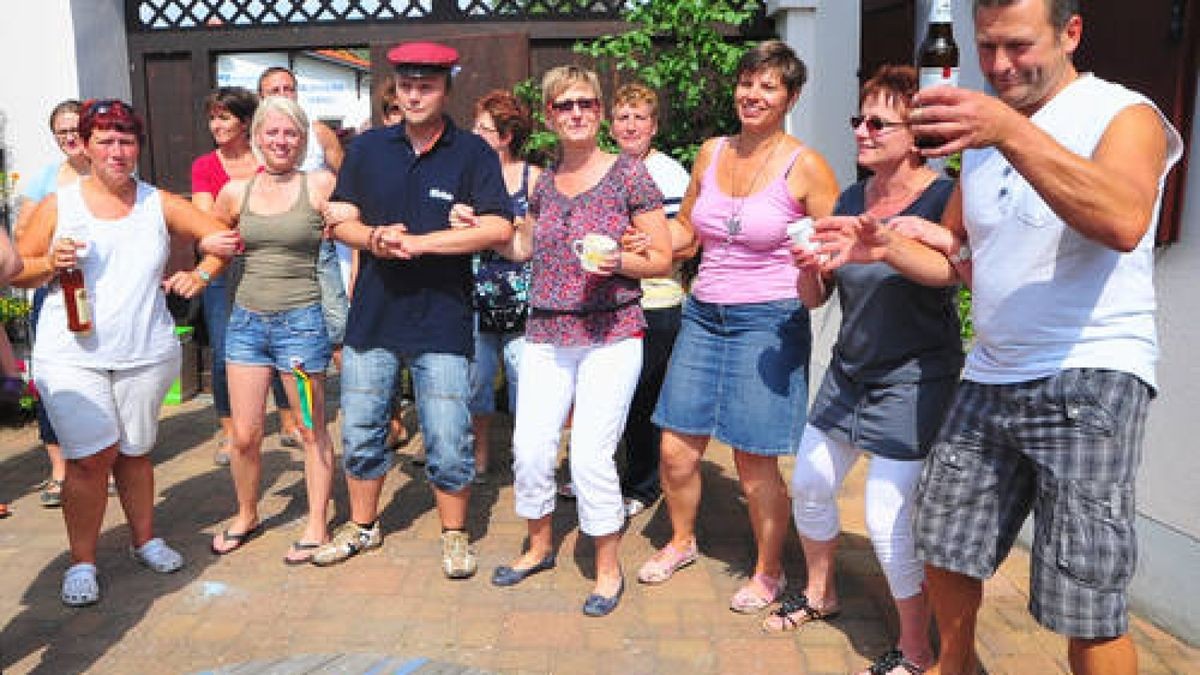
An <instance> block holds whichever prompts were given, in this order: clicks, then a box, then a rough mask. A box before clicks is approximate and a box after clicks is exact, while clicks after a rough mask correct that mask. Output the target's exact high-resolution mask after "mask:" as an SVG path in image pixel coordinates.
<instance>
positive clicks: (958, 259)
mask: <svg viewBox="0 0 1200 675" xmlns="http://www.w3.org/2000/svg"><path fill="white" fill-rule="evenodd" d="M946 257H947V258H949V259H950V262H951V263H952V264H954V265H961V264H963V263H965V262H967V261H968V260H970V259H971V245H970V244H968V243H967V242H965V241H964V242H963V243H962V246H959V247H958V250H957V251H955V252H954V253H952V254H950V255H948V256H946Z"/></svg>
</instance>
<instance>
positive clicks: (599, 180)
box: [492, 66, 671, 616]
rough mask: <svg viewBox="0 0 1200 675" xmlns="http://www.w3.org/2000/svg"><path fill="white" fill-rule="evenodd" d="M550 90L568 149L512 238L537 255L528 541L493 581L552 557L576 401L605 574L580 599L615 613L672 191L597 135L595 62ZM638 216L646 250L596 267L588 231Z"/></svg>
mask: <svg viewBox="0 0 1200 675" xmlns="http://www.w3.org/2000/svg"><path fill="white" fill-rule="evenodd" d="M542 96H543V100H544V101H546V118H547V120H548V124H549V126H550V128H551V129H552V130H553V131H554V132H555V133H556V134H557V136H558V140H559V144H560V147H561V150H562V154H561V159H560V161H559V162H558V164H557V166H555V167H554V168H553V169H548V170H547V171H546V172H545V173H543V174H542V176H541V178H540V179H539V180H538V181H537V183H536V185H535V186H534V189H533V193H532V194H531V195H530V203H529V218H528V219H527V220H526V224H525V225H524V226H523V227H522V228H521V229H520V230H519V231H518V235H517V236H515V237H513V240H512V243H510V244H509V249H508V250H507V251H505V254H506V255H507V256H508V257H510V258H512V259H515V260H527V259H532V261H533V278H532V282H531V287H530V300H529V301H530V307H531V311H530V315H529V319H528V321H527V323H526V336H525V339H526V344H525V351H524V353H523V354H522V356H521V380H522V381H525V382H537V383H538V386H536V387H521V388H520V390H519V391H518V393H517V420H516V429H515V430H514V432H513V454H514V456H515V462H514V472H515V474H516V476H515V481H514V488H515V493H516V510H517V514H518V515H520V516H522V517H523V518H526V519H527V520H528V522H529V548H528V550H526V551H525V552H524V553H522V554H521V555H520V556H519V557H518V558H517V559H516V560H514V561H513V562H512V563H511V564H510V565H504V566H501V567H498V568H496V570H495V573H494V574H493V575H492V583H493V584H495V585H497V586H512V585H514V584H517V583H519V582H521V581H522V580H524V579H525V578H526V577H528V576H529V575H531V574H534V573H536V572H540V571H542V570H547V569H550V568H552V567H554V563H555V550H554V540H553V533H552V527H551V516H552V513H553V511H554V506H555V486H554V467H555V459H556V456H557V454H558V439H559V432H560V430H561V428H562V424H563V422H564V421H565V420H566V417H567V413H568V411H569V410H570V409H571V406H572V404H574V406H575V414H574V422H573V429H572V433H571V449H570V462H571V476H572V478H573V480H574V482H575V488H576V492H577V495H578V508H579V528H580V530H581V531H582V532H583V533H584V534H587V535H589V536H591V537H593V538H594V539H595V544H596V585H595V587H594V588H593V591H592V594H591V595H589V596H588V598H587V600H586V601H585V602H584V605H583V612H584V614H586V615H588V616H604V615H606V614H608V613H610V612H612V611H613V609H615V608H616V606H617V603H618V602H620V599H621V594H622V592H623V591H624V588H625V584H624V579H623V577H622V574H621V567H620V562H619V560H618V550H619V545H620V536H621V527H622V526H623V525H624V523H625V512H624V508H623V504H622V500H621V486H620V481H619V479H618V476H617V467H616V462H615V461H614V454H615V452H616V447H617V441H618V440H619V439H620V437H621V430H622V428H623V426H624V423H625V415H626V413H627V411H628V409H629V401H630V399H631V398H632V397H633V391H634V387H635V386H636V385H637V379H638V372H639V370H640V368H641V360H642V345H641V338H642V333H643V331H644V330H645V320H644V319H643V317H642V310H641V307H640V306H639V304H638V300H639V298H640V297H641V290H640V289H639V287H638V280H639V279H641V278H644V277H655V276H662V275H664V274H667V273H668V272H669V271H670V264H671V246H670V241H669V239H670V235H669V233H668V229H667V221H666V216H665V215H664V214H663V209H662V194H661V193H660V192H659V190H658V188H657V187H656V186H655V184H654V180H653V179H652V178H651V177H650V174H649V173H648V172H647V171H646V168H645V166H643V165H642V163H641V162H640V161H639V160H638V159H637V158H635V157H630V156H627V155H621V156H617V155H612V154H609V153H606V152H604V151H603V150H601V149H600V148H599V146H598V145H597V136H598V134H599V132H600V121H601V119H602V117H603V110H604V106H603V103H602V101H601V90H600V83H599V81H598V80H597V78H596V75H595V73H593V72H591V71H588V70H584V69H582V68H579V67H576V66H561V67H558V68H554V69H552V70H550V71H549V72H547V73H546V76H545V77H544V78H543V80H542ZM631 230H632V231H637V232H640V233H642V234H644V235H646V239H647V240H648V242H649V243H648V245H647V246H646V247H645V248H644V249H643V250H641V251H639V252H630V251H624V252H615V253H611V254H609V255H607V256H606V257H605V258H604V259H603V261H602V262H601V263H600V265H599V269H598V271H596V272H586V271H584V269H583V268H582V267H581V265H580V260H579V259H578V258H577V257H576V254H575V252H574V250H573V247H574V246H575V242H577V241H578V240H580V239H582V238H583V237H584V236H585V235H588V234H604V235H606V236H608V237H610V238H612V239H613V240H616V241H619V240H620V238H621V236H622V235H623V234H625V233H626V232H627V231H631Z"/></svg>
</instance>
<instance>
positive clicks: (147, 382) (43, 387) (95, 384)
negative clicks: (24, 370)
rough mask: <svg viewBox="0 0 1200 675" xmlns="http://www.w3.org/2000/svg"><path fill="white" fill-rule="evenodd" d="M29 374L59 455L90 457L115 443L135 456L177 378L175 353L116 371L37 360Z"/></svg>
mask: <svg viewBox="0 0 1200 675" xmlns="http://www.w3.org/2000/svg"><path fill="white" fill-rule="evenodd" d="M33 376H34V377H33V379H34V383H35V384H36V385H37V389H38V396H40V397H41V399H42V404H43V405H44V406H46V414H47V415H48V416H49V417H50V426H51V427H53V428H54V433H55V434H56V435H57V436H58V443H59V445H61V446H62V453H63V457H65V458H67V459H83V458H85V457H91V456H92V455H94V454H96V453H98V452H100V451H101V450H103V449H105V448H107V447H109V446H111V445H112V444H114V443H117V442H118V441H119V444H118V446H117V451H118V452H120V453H121V454H122V455H128V456H130V457H139V456H141V455H144V454H146V453H148V452H150V449H151V448H153V447H154V442H155V440H156V439H157V437H158V413H159V411H160V409H161V408H162V402H163V397H165V396H166V395H167V390H169V389H170V388H171V383H172V382H174V381H175V378H176V377H178V376H179V355H178V353H176V354H175V355H174V356H173V357H172V358H169V359H167V360H165V361H159V362H157V363H151V364H148V365H144V366H135V367H132V368H123V369H120V370H109V369H106V368H86V367H84V366H75V365H68V364H61V363H49V362H47V361H45V360H44V359H37V360H35V361H34V364H33Z"/></svg>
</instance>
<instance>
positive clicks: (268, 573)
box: [0, 400, 1200, 675]
mask: <svg viewBox="0 0 1200 675" xmlns="http://www.w3.org/2000/svg"><path fill="white" fill-rule="evenodd" d="M213 428H214V421H213V417H212V413H211V410H210V409H209V407H208V406H207V405H206V403H205V402H204V401H203V400H197V401H193V402H191V403H188V404H185V405H184V406H181V407H178V408H174V409H171V410H169V411H168V412H167V414H166V416H165V418H164V420H163V423H162V432H161V443H160V446H159V448H158V449H157V450H156V451H155V453H156V454H155V457H156V460H157V468H156V476H157V481H158V493H159V503H158V507H157V508H158V510H157V517H158V526H159V532H160V533H161V534H162V535H163V536H165V537H166V538H167V540H168V541H170V542H171V543H172V544H173V545H175V546H177V547H179V548H180V549H181V550H182V551H183V552H184V554H185V555H186V556H187V560H188V564H187V566H186V567H185V568H184V570H183V571H181V572H179V573H177V574H173V575H169V576H158V575H155V574H153V573H151V572H149V571H147V570H145V569H142V568H140V567H139V566H138V565H136V564H135V563H133V562H132V561H131V560H130V559H129V557H128V555H127V554H126V553H125V547H126V545H127V535H126V532H125V530H124V527H123V526H122V524H121V523H122V521H121V514H120V509H119V508H118V505H117V502H116V500H113V501H111V502H110V509H109V513H108V516H107V518H106V521H105V527H104V533H103V535H102V538H101V550H100V561H99V564H100V568H101V574H102V577H101V581H102V584H103V590H104V594H105V595H104V599H103V601H102V602H101V603H100V604H99V605H98V606H96V607H94V608H90V609H84V610H69V609H66V608H64V607H63V606H62V605H61V604H60V603H59V601H58V590H59V583H60V579H61V575H62V572H63V570H64V568H65V567H66V556H65V554H64V548H65V535H64V533H63V527H62V522H61V518H60V516H59V514H58V512H57V511H52V510H45V509H42V508H40V507H39V506H38V502H37V496H38V495H37V492H36V490H34V489H33V485H34V484H36V483H37V482H38V481H40V480H41V479H42V478H43V474H44V471H45V459H44V456H43V454H42V452H41V450H40V448H39V447H38V445H37V444H36V440H35V437H34V432H33V429H32V427H26V428H24V429H20V430H3V431H0V500H5V501H9V502H12V504H13V508H14V515H13V517H11V518H9V519H8V520H5V521H2V522H0V569H2V570H3V574H0V616H3V621H2V622H0V625H2V626H3V628H2V629H0V669H2V670H3V671H4V672H7V673H30V672H37V673H54V674H58V673H75V672H96V673H188V672H197V671H209V670H215V669H222V668H228V667H230V666H232V665H234V664H239V663H245V662H271V661H281V660H284V659H287V658H289V657H294V656H297V655H307V654H330V655H359V654H362V655H379V656H381V657H383V658H386V657H391V658H393V659H395V660H396V661H395V662H396V663H404V662H406V661H408V660H410V659H414V658H419V657H424V658H429V659H432V660H434V661H437V662H440V663H443V664H447V663H448V664H456V665H457V666H462V667H468V668H479V669H484V670H490V671H500V672H513V673H519V672H528V673H542V672H557V673H689V674H691V673H783V672H787V673H810V674H818V673H846V672H850V670H851V669H855V668H859V667H861V666H862V665H863V664H865V663H866V662H867V661H868V660H869V658H870V657H872V656H874V655H876V654H878V653H879V652H880V651H882V650H884V649H886V648H887V647H888V646H889V645H890V644H891V641H892V639H893V637H892V636H893V635H894V630H893V628H894V621H893V619H892V618H891V612H890V609H889V608H888V607H889V601H888V598H887V592H886V588H885V583H884V581H883V577H882V575H881V573H880V571H879V568H878V566H877V564H876V563H875V561H874V559H873V556H872V553H871V550H870V545H869V543H868V541H867V540H866V538H865V536H864V528H863V522H862V517H861V510H862V503H861V499H860V496H861V494H862V471H861V467H859V470H858V471H856V472H855V473H854V474H852V477H851V480H850V481H849V483H848V486H847V492H846V496H845V498H844V508H845V518H844V520H845V523H844V529H845V534H844V535H843V539H842V542H843V545H842V548H841V552H840V553H839V567H840V569H841V571H842V575H841V577H840V580H839V584H840V586H839V587H840V589H841V594H842V603H843V612H842V616H841V618H840V619H839V620H836V621H834V622H832V623H830V624H822V625H814V626H809V627H806V628H805V629H804V630H802V631H800V632H797V633H791V634H788V635H785V636H765V635H763V634H761V633H760V632H759V630H758V627H757V626H758V621H757V619H755V618H748V617H744V616H739V615H735V614H733V613H731V612H729V611H728V610H727V609H725V607H726V603H727V601H728V598H729V596H730V594H731V593H732V592H733V591H734V590H736V588H737V587H738V586H739V585H740V584H741V583H742V582H743V579H744V576H745V574H746V571H747V569H748V568H749V564H750V558H751V554H752V547H751V540H750V535H749V532H748V529H749V528H748V522H747V519H746V513H745V511H746V509H745V506H744V504H743V502H742V501H741V499H740V497H739V495H738V491H737V486H736V482H735V480H734V478H733V472H732V466H731V458H730V455H729V451H728V450H727V449H725V448H721V447H714V448H712V451H711V452H710V455H709V458H708V461H707V463H706V464H705V467H704V474H705V475H704V479H705V493H704V501H703V504H702V509H701V519H700V523H699V531H700V539H701V542H702V553H703V557H702V559H701V561H700V562H699V563H698V564H697V565H694V566H693V567H691V568H689V569H687V570H686V571H683V572H681V573H680V574H679V575H678V576H677V577H676V578H675V579H673V580H671V582H669V583H668V584H666V585H665V586H662V587H655V588H648V587H640V586H638V585H637V584H635V583H634V584H631V585H630V587H629V588H628V591H627V593H626V596H625V600H624V601H623V603H622V605H621V607H620V608H619V609H618V611H617V612H616V613H615V614H614V615H612V616H611V617H608V618H606V619H599V620H597V619H587V618H585V617H583V616H582V615H581V614H580V612H579V607H580V603H581V602H582V600H583V597H584V596H585V595H586V593H587V592H588V590H589V588H590V582H589V581H588V579H587V578H586V575H588V574H590V569H591V567H592V562H593V561H592V549H591V546H590V544H589V543H587V542H586V541H584V540H580V539H579V538H578V536H577V534H578V533H577V530H576V528H575V511H574V507H573V506H572V505H570V504H567V503H562V504H561V508H560V509H559V512H558V516H557V517H556V526H557V527H556V531H557V532H558V534H559V536H560V538H561V544H560V555H559V567H558V568H557V569H556V570H554V571H553V572H550V573H544V574H541V575H539V576H537V577H534V578H532V579H530V580H528V581H527V582H525V583H524V584H522V585H521V586H519V587H517V588H510V589H497V588H493V587H492V586H491V585H490V584H489V583H488V581H487V579H488V575H489V574H490V571H491V569H492V568H493V567H494V566H495V565H497V564H501V563H503V562H505V561H507V560H508V559H509V558H510V557H511V556H512V555H514V554H515V553H516V551H517V549H518V547H519V546H520V543H521V538H522V536H523V534H524V526H523V523H522V522H521V521H519V520H518V519H517V518H516V517H515V515H514V514H513V510H512V490H511V475H509V474H508V473H502V474H501V475H500V476H499V479H498V480H497V481H496V482H494V483H493V484H492V485H490V486H487V487H483V488H480V489H477V490H476V491H475V494H474V496H473V497H472V508H471V530H472V535H473V537H474V539H475V540H476V542H477V545H478V548H479V552H480V560H481V574H479V575H478V576H477V577H476V578H474V579H471V580H467V581H459V582H452V581H447V580H445V579H444V578H442V575H441V572H440V571H439V565H438V558H439V548H438V523H437V519H436V514H435V513H434V512H433V497H432V493H431V492H430V490H429V487H428V485H427V484H426V483H425V481H424V479H423V477H422V474H421V472H420V471H419V470H417V469H416V468H415V467H414V466H413V465H412V464H411V463H410V462H408V461H405V462H403V463H401V465H400V467H399V470H396V471H393V472H392V473H391V475H390V476H389V478H388V481H387V484H386V487H385V490H384V500H385V504H386V509H385V511H384V513H383V526H384V532H385V534H386V539H385V543H384V546H383V548H382V549H380V550H379V551H376V552H373V553H370V554H366V555H363V556H360V557H359V558H357V559H354V560H351V561H349V562H348V563H346V564H344V565H341V566H338V567H334V568H328V569H318V568H315V567H302V568H289V567H285V566H284V565H283V564H282V563H281V561H280V557H281V556H282V555H283V553H284V551H285V549H286V548H287V546H288V544H289V543H290V542H291V541H292V540H293V539H295V538H296V537H297V536H298V534H299V531H300V527H301V521H300V519H301V518H302V516H303V513H304V488H303V477H302V474H301V469H302V464H301V455H300V453H299V452H298V451H289V450H287V449H284V448H281V447H280V446H279V444H278V438H277V437H276V436H270V437H268V439H267V442H266V444H265V454H264V475H263V480H264V485H265V487H264V491H263V501H262V514H263V517H264V518H265V524H266V526H267V528H268V530H267V532H266V533H265V534H264V535H263V536H262V537H260V538H258V539H256V540H254V541H253V542H251V544H250V545H248V546H247V547H246V548H245V549H243V550H242V551H239V552H237V553H235V554H233V555H230V556H227V557H224V558H217V557H215V556H213V555H212V554H211V553H209V551H208V540H209V537H210V536H211V535H212V534H213V533H215V532H216V531H217V530H218V529H219V528H220V527H221V525H222V523H223V521H224V520H225V519H226V518H228V517H229V515H230V514H231V512H232V508H233V503H234V502H233V491H232V486H231V484H230V481H229V477H228V475H227V471H226V470H225V469H222V468H218V467H216V466H214V465H213V464H212V463H211V455H212V451H213V434H212V430H213ZM497 433H498V435H499V434H502V433H503V429H498V430H497ZM498 445H499V443H498ZM411 449H412V448H405V449H404V451H403V452H404V453H406V454H407V453H409V452H411ZM506 460H507V457H503V458H502V460H501V462H499V463H500V464H504V463H506ZM790 468H791V467H790V464H788V465H786V466H785V470H788V471H790ZM338 481H339V482H340V478H339V479H338ZM337 500H338V504H339V509H338V512H337V514H336V516H335V518H336V519H337V520H338V521H340V520H342V519H344V518H345V517H346V513H345V494H344V488H341V487H339V488H338V490H337ZM666 537H667V525H666V513H665V509H664V508H663V507H661V505H660V506H659V507H658V508H657V509H653V510H651V511H649V512H647V513H645V514H642V515H640V516H638V517H637V518H635V519H634V520H633V522H632V523H631V525H630V527H629V531H628V534H627V536H626V538H625V543H624V547H623V549H622V558H623V560H624V561H625V567H626V572H627V577H628V578H629V579H630V581H633V572H634V570H635V569H636V567H637V565H638V564H639V563H640V562H641V561H642V560H644V559H645V558H646V557H647V556H648V555H650V553H651V552H652V550H653V549H654V547H655V546H657V545H661V544H663V543H664V542H665V540H666ZM787 559H788V561H789V562H788V575H789V577H790V578H792V579H794V580H799V579H801V578H802V576H803V573H802V567H801V565H800V554H799V546H798V544H797V543H796V542H795V541H794V540H792V541H790V542H789V544H788V549H787ZM1027 567H1028V560H1027V558H1026V556H1025V555H1024V554H1023V553H1017V554H1015V555H1014V556H1012V559H1011V560H1010V561H1009V562H1008V563H1007V564H1006V565H1005V566H1004V568H1003V569H1002V570H1001V571H1000V574H998V575H997V577H996V579H995V580H993V581H992V582H991V583H989V584H988V586H987V599H986V606H985V610H984V612H983V614H982V617H981V621H980V623H981V626H980V651H981V654H982V656H983V659H984V662H985V664H986V666H987V668H988V670H989V672H990V673H993V674H1000V673H1019V674H1021V675H1035V674H1038V675H1040V674H1042V673H1061V672H1066V668H1065V662H1064V659H1063V652H1064V643H1063V641H1062V640H1061V639H1059V638H1057V637H1056V636H1054V635H1052V634H1050V633H1048V632H1046V631H1044V630H1041V629H1039V628H1038V627H1037V626H1036V625H1035V624H1034V623H1033V621H1032V620H1031V619H1030V618H1029V616H1028V614H1027V613H1026V612H1025V609H1024V607H1025V603H1026V600H1027V592H1028V591H1027V583H1026V573H1027ZM1133 634H1134V637H1135V639H1136V641H1137V644H1138V648H1139V651H1140V655H1141V664H1142V672H1143V673H1146V674H1147V675H1157V674H1163V673H1191V672H1197V671H1200V650H1197V649H1195V648H1191V647H1188V646H1187V645H1185V644H1183V643H1181V642H1180V641H1178V640H1176V639H1175V638H1173V637H1172V636H1170V635H1169V634H1167V633H1166V632H1164V631H1163V630H1161V629H1159V628H1156V627H1154V626H1152V625H1151V624H1149V623H1147V622H1146V621H1143V620H1141V619H1135V623H1134V629H1133ZM343 659H344V660H343V663H350V662H351V661H353V659H349V660H345V657H343ZM279 672H283V671H279ZM339 672H347V671H339Z"/></svg>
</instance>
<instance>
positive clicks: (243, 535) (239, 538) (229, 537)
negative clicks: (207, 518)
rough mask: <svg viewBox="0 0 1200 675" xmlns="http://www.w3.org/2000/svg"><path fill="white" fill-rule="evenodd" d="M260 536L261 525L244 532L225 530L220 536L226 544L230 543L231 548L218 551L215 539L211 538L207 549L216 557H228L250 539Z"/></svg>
mask: <svg viewBox="0 0 1200 675" xmlns="http://www.w3.org/2000/svg"><path fill="white" fill-rule="evenodd" d="M260 534H262V524H261V523H260V524H258V525H255V526H254V527H252V528H250V529H248V530H246V531H245V532H230V531H229V530H225V531H223V532H221V535H220V536H221V538H222V539H224V540H225V541H226V542H228V543H232V544H233V546H231V547H229V548H227V549H219V548H217V538H216V537H213V540H212V541H211V542H209V544H208V549H209V550H210V551H212V552H213V553H215V554H217V555H229V554H230V553H233V552H234V551H236V550H238V549H239V548H241V547H242V546H244V545H245V544H246V542H248V541H250V540H251V539H253V538H255V537H257V536H258V535H260Z"/></svg>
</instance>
